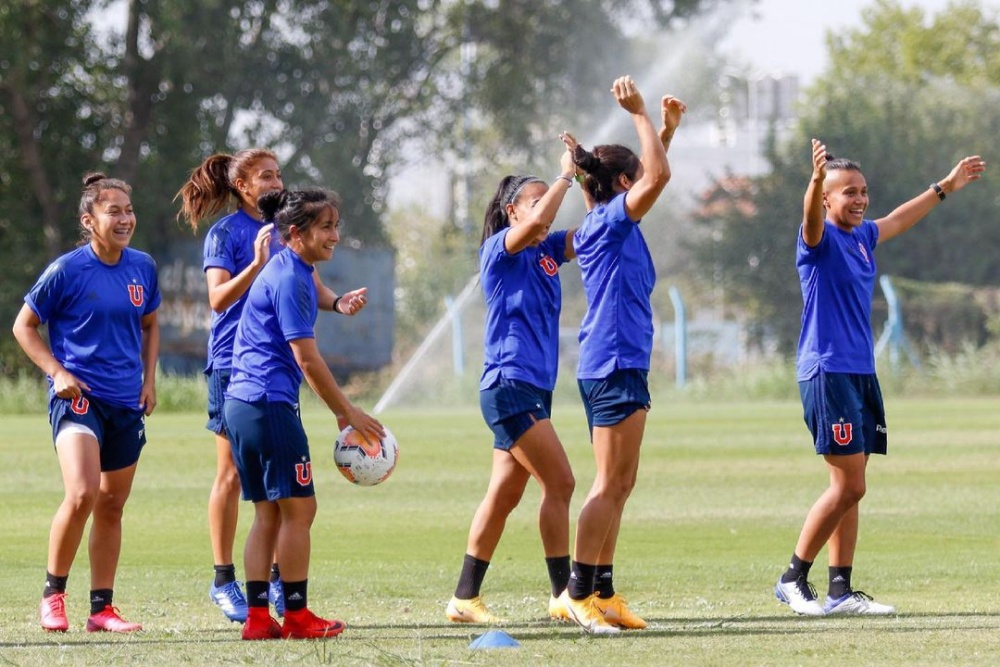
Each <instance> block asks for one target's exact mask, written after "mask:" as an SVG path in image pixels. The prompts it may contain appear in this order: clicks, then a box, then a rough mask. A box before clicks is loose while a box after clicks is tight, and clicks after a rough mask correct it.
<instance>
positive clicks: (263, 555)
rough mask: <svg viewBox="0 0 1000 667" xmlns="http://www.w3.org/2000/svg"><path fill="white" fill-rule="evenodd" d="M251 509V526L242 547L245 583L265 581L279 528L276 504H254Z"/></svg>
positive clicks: (266, 502)
mask: <svg viewBox="0 0 1000 667" xmlns="http://www.w3.org/2000/svg"><path fill="white" fill-rule="evenodd" d="M253 508H254V515H253V524H251V526H250V532H249V533H248V534H247V541H246V545H245V546H244V547H243V568H244V571H245V573H246V574H245V576H246V578H247V581H267V579H268V575H269V574H270V572H271V554H273V553H274V549H275V545H276V544H277V542H278V529H279V527H280V526H281V520H280V510H279V509H278V503H275V502H270V501H267V500H262V501H260V502H256V503H254V504H253Z"/></svg>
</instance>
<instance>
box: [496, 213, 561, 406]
mask: <svg viewBox="0 0 1000 667" xmlns="http://www.w3.org/2000/svg"><path fill="white" fill-rule="evenodd" d="M509 231H510V228H509V227H508V228H507V229H504V230H502V231H500V232H497V233H496V234H494V235H493V236H491V237H490V238H488V239H486V242H485V243H483V245H482V247H481V248H480V249H479V275H480V280H481V281H482V285H483V294H484V296H485V297H486V334H485V337H484V343H485V344H484V347H485V353H486V355H485V356H486V360H485V363H484V368H483V375H482V378H481V379H480V381H479V388H480V389H489V388H490V387H492V386H493V385H494V384H496V382H497V380H498V379H499V378H500V377H503V378H505V379H508V380H521V381H523V382H528V383H530V384H532V385H534V386H536V387H539V388H541V389H546V390H548V391H552V390H553V389H554V388H555V386H556V373H557V371H558V363H559V311H560V310H561V309H562V290H561V288H560V284H559V266H560V265H561V264H563V263H564V262H565V261H566V231H565V230H563V231H558V232H553V233H551V234H549V235H548V237H547V238H546V239H545V240H544V241H542V242H541V243H540V244H538V246H537V247H532V246H528V247H527V248H524V249H523V250H521V252H518V253H516V254H513V255H512V254H510V253H508V252H507V250H506V248H504V239H506V238H507V232H509Z"/></svg>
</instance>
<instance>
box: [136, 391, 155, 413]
mask: <svg viewBox="0 0 1000 667" xmlns="http://www.w3.org/2000/svg"><path fill="white" fill-rule="evenodd" d="M139 407H140V408H142V411H143V413H144V414H145V415H146V416H147V417H148V416H149V415H151V414H153V410H155V409H156V386H155V385H153V384H150V385H149V386H148V387H147V386H146V385H143V386H142V392H141V393H140V394H139Z"/></svg>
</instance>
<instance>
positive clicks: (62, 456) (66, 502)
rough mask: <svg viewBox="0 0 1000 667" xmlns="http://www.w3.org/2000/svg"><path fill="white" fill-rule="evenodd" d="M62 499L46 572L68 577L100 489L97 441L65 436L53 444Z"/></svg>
mask: <svg viewBox="0 0 1000 667" xmlns="http://www.w3.org/2000/svg"><path fill="white" fill-rule="evenodd" d="M56 454H57V456H58V457H59V467H60V468H61V470H62V478H63V489H64V495H63V500H62V503H61V504H60V505H59V509H58V510H56V514H55V516H54V517H53V518H52V527H51V528H50V530H49V555H48V563H47V568H48V571H49V572H51V573H52V574H54V575H57V576H61V577H64V576H67V575H68V574H69V570H70V567H72V565H73V560H74V559H75V558H76V552H77V551H78V550H79V548H80V542H81V541H82V540H83V531H84V529H85V528H86V527H87V519H88V518H90V514H91V512H93V511H94V503H95V502H97V495H98V493H99V492H100V487H101V452H100V447H99V445H98V444H97V439H96V438H94V437H92V436H89V435H81V434H78V433H64V434H62V435H60V436H59V438H58V439H57V440H56Z"/></svg>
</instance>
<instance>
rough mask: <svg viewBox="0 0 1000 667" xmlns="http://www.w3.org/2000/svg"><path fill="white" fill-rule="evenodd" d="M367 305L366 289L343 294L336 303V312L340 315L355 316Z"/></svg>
mask: <svg viewBox="0 0 1000 667" xmlns="http://www.w3.org/2000/svg"><path fill="white" fill-rule="evenodd" d="M367 303H368V288H367V287H362V288H360V289H356V290H351V291H350V292H344V293H343V294H341V295H340V300H339V301H338V302H337V312H338V313H340V314H341V315H356V314H357V313H358V311H360V310H361V309H362V308H364V307H365V305H366V304H367Z"/></svg>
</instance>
